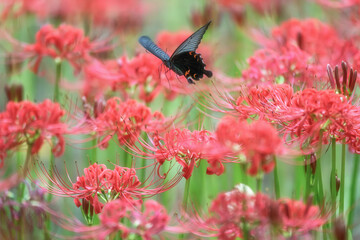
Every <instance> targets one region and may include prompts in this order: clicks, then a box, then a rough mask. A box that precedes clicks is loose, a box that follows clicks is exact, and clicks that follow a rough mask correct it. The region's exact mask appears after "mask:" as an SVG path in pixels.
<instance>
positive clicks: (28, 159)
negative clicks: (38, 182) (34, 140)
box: [22, 144, 32, 178]
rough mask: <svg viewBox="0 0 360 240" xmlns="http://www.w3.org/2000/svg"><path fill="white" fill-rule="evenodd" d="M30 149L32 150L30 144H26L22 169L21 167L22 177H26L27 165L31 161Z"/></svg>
mask: <svg viewBox="0 0 360 240" xmlns="http://www.w3.org/2000/svg"><path fill="white" fill-rule="evenodd" d="M31 150H32V144H28V148H27V151H26V158H25V163H24V169H23V173H22V174H23V178H25V177H26V175H27V171H28V170H29V165H30V162H31Z"/></svg>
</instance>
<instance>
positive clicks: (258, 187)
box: [256, 176, 263, 192]
mask: <svg viewBox="0 0 360 240" xmlns="http://www.w3.org/2000/svg"><path fill="white" fill-rule="evenodd" d="M262 182H263V177H262V176H258V177H257V178H256V192H261V187H262Z"/></svg>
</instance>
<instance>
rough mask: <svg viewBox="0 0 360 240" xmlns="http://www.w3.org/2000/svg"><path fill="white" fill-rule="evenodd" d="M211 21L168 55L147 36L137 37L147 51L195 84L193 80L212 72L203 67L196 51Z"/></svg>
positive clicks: (208, 75)
mask: <svg viewBox="0 0 360 240" xmlns="http://www.w3.org/2000/svg"><path fill="white" fill-rule="evenodd" d="M210 23H211V21H210V22H208V23H207V24H206V25H204V26H202V27H201V28H200V29H199V30H197V31H196V32H194V33H193V34H192V35H191V36H190V37H188V38H187V39H186V40H185V41H184V42H183V43H181V44H180V46H179V47H178V48H177V49H176V50H175V51H174V53H173V54H172V55H171V57H169V55H167V53H166V52H164V51H163V50H162V49H161V48H159V47H158V46H157V45H156V44H155V43H154V42H153V41H152V40H151V39H150V38H149V37H148V36H142V37H140V38H139V43H140V44H141V45H142V46H143V47H144V48H145V49H146V50H148V51H149V52H151V53H152V54H154V55H155V56H156V57H158V58H160V59H161V61H163V63H164V64H165V66H166V67H168V68H170V69H171V70H173V71H174V72H175V73H176V74H178V75H180V76H181V75H184V76H185V77H186V79H187V81H188V83H191V84H195V83H194V81H193V80H196V81H199V80H200V78H202V77H203V76H204V74H205V75H206V76H207V77H209V78H210V77H211V76H212V72H211V71H208V70H206V69H205V66H206V65H205V64H204V62H203V59H202V57H201V55H200V54H199V53H196V52H195V51H196V49H197V48H198V46H199V44H200V41H201V39H202V37H203V36H204V33H205V32H206V29H207V28H208V27H209V25H210Z"/></svg>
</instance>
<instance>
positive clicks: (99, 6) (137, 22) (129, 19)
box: [55, 0, 145, 31]
mask: <svg viewBox="0 0 360 240" xmlns="http://www.w3.org/2000/svg"><path fill="white" fill-rule="evenodd" d="M134 9H136V11H134ZM55 11H56V12H57V15H58V16H61V17H63V18H64V19H73V18H76V17H79V15H80V16H81V17H83V18H84V19H86V20H87V21H89V20H90V21H91V22H92V23H94V24H95V25H102V26H104V25H105V26H109V27H112V28H113V29H116V30H119V31H128V30H132V31H133V30H136V29H138V28H139V27H140V26H141V25H142V23H143V15H144V13H145V6H144V4H143V3H142V2H141V1H139V0H77V1H76V2H73V1H71V0H61V1H59V4H58V8H57V9H55Z"/></svg>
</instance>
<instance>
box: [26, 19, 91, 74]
mask: <svg viewBox="0 0 360 240" xmlns="http://www.w3.org/2000/svg"><path fill="white" fill-rule="evenodd" d="M96 47H97V46H96V44H94V43H91V42H90V40H89V39H88V38H87V37H85V36H84V33H83V31H82V30H80V29H77V28H75V27H73V26H70V25H66V24H61V25H60V26H59V27H58V28H54V27H53V26H51V25H45V26H43V27H42V28H41V29H40V30H39V31H38V32H37V33H36V42H35V43H34V44H27V45H25V47H24V50H23V51H24V52H25V53H26V54H28V55H30V56H33V57H34V58H35V63H34V66H33V70H34V71H35V72H37V71H38V69H39V66H40V63H41V61H42V59H43V57H45V56H48V57H51V58H53V59H59V60H67V61H69V62H70V64H71V65H72V66H73V67H74V68H75V70H77V71H79V70H80V69H81V67H82V65H83V64H84V63H85V62H86V61H89V60H90V59H91V56H90V51H92V50H95V48H96Z"/></svg>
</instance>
